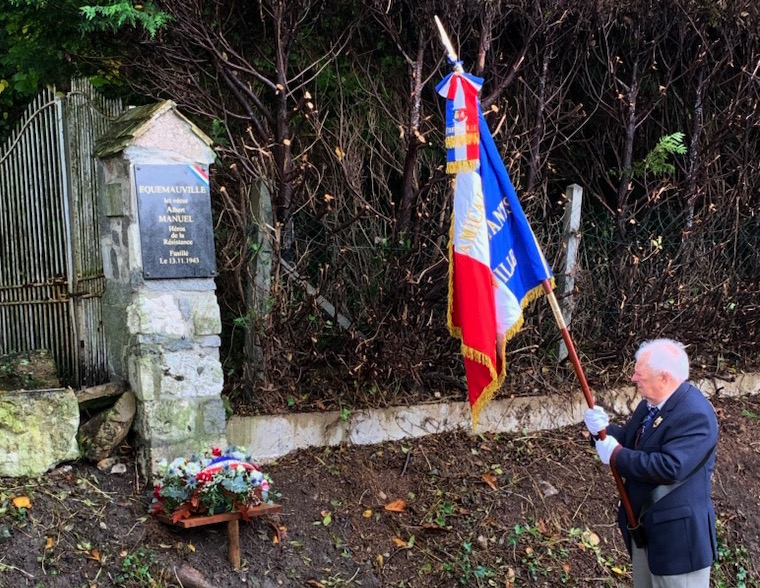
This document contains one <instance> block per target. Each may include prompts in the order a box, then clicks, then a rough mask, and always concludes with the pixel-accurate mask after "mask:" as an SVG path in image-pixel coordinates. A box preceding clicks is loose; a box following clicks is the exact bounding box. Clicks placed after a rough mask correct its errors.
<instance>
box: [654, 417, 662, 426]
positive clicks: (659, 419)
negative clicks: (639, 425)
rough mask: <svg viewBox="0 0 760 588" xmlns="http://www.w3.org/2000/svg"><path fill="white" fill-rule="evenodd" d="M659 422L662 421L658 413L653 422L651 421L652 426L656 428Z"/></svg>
mask: <svg viewBox="0 0 760 588" xmlns="http://www.w3.org/2000/svg"><path fill="white" fill-rule="evenodd" d="M660 423H662V417H661V416H659V415H658V416H657V418H656V419H654V422H653V423H652V428H653V429H656V428H657V427H659V426H660Z"/></svg>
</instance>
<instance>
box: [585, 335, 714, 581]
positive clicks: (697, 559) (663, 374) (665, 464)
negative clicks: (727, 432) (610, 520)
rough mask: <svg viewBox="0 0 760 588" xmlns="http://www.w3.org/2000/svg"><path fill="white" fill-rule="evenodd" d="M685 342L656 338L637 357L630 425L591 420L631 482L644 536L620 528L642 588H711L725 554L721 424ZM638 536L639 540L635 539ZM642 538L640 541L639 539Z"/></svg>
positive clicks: (599, 446)
mask: <svg viewBox="0 0 760 588" xmlns="http://www.w3.org/2000/svg"><path fill="white" fill-rule="evenodd" d="M688 377H689V359H688V357H687V355H686V351H685V350H684V347H683V345H682V344H681V343H678V342H676V341H672V340H670V339H656V340H654V341H648V342H645V343H643V344H642V345H641V347H640V348H639V350H638V351H637V352H636V367H635V369H634V372H633V376H632V377H631V380H632V381H633V383H634V384H635V385H636V388H637V390H638V392H639V394H640V395H641V397H642V398H643V400H642V401H641V403H640V404H639V405H638V407H637V408H636V410H635V411H634V413H633V416H632V417H631V420H630V421H628V423H627V424H625V425H623V426H620V425H614V424H610V422H609V417H608V416H607V413H606V412H605V411H604V409H603V408H601V407H598V406H597V407H594V408H592V409H588V410H587V411H586V414H585V417H584V421H585V423H586V427H587V428H588V430H589V432H590V433H591V435H593V436H594V437H596V436H597V435H598V433H599V432H600V431H601V430H602V429H605V430H606V432H607V436H606V438H605V439H597V441H596V450H597V452H598V454H599V458H600V459H601V460H602V462H603V463H605V464H609V463H610V462H611V463H612V465H613V466H614V467H615V468H616V469H617V471H618V472H619V473H620V475H621V476H622V477H623V478H625V480H626V483H625V487H626V491H627V494H628V497H629V498H630V501H631V506H632V507H633V511H634V513H636V515H637V517H638V519H639V522H640V523H641V526H642V527H643V530H644V531H643V533H641V537H639V533H638V532H635V531H637V530H634V532H629V528H628V522H627V521H626V516H625V511H624V510H623V508H622V507H621V508H620V509H619V512H618V524H619V526H620V529H621V531H622V534H623V539H624V540H625V544H626V546H627V547H628V552H629V553H630V554H631V559H632V562H633V585H634V588H647V587H655V588H676V587H678V588H686V587H689V588H699V587H704V588H708V586H709V584H710V567H711V565H712V562H713V561H714V559H715V558H716V556H717V553H716V550H717V542H716V536H715V510H714V508H713V504H712V500H711V497H710V493H711V488H712V473H713V470H714V468H715V448H716V445H717V441H718V422H717V419H716V417H715V411H714V409H713V407H712V405H711V404H710V402H709V401H708V400H707V399H706V398H705V397H704V396H703V395H702V393H701V392H700V391H699V390H698V389H697V388H695V387H694V386H693V385H692V384H690V383H689V382H687V381H686V380H687V378H688ZM632 535H634V536H633V537H632ZM637 540H638V541H637Z"/></svg>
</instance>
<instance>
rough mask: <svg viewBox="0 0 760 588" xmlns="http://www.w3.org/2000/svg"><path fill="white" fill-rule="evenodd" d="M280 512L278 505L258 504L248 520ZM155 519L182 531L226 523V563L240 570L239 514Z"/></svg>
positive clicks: (161, 516)
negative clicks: (174, 520) (176, 519)
mask: <svg viewBox="0 0 760 588" xmlns="http://www.w3.org/2000/svg"><path fill="white" fill-rule="evenodd" d="M281 512H282V505H280V504H259V505H258V506H252V507H250V508H249V509H248V512H247V515H248V518H249V519H252V518H256V517H262V516H272V515H277V514H280V513H281ZM156 518H157V519H158V520H160V521H162V522H164V523H166V524H167V525H174V526H175V527H180V528H182V529H189V528H191V527H205V526H206V525H218V524H219V523H227V561H229V562H230V563H231V564H232V567H233V568H234V569H236V570H239V569H240V519H242V518H243V514H242V513H241V512H237V511H236V512H224V513H220V514H215V515H209V516H192V517H188V518H186V519H182V520H179V521H176V522H173V521H172V520H171V518H169V517H167V516H165V515H156Z"/></svg>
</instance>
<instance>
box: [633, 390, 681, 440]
mask: <svg viewBox="0 0 760 588" xmlns="http://www.w3.org/2000/svg"><path fill="white" fill-rule="evenodd" d="M689 386H690V384H689V382H683V383H682V384H681V385H680V386H679V387H678V388H676V391H675V392H673V394H671V395H670V398H668V399H667V400H666V401H665V404H663V405H662V408H661V409H660V412H659V413H658V414H657V416H655V418H654V420H653V421H652V424H651V425H650V426H649V427H647V430H646V431H644V434H643V435H642V436H641V440H640V441H639V447H641V446H642V445H644V443H645V442H646V440H647V439H649V437H650V436H651V435H654V432H655V431H656V430H657V429H658V427H661V426H663V425H664V424H665V422H666V421H667V418H668V415H669V414H670V413H671V412H673V411H674V410H675V408H676V406H678V403H679V402H680V401H681V399H682V398H683V397H684V395H685V394H686V391H687V390H688V389H689ZM645 413H646V411H645ZM642 418H643V416H642Z"/></svg>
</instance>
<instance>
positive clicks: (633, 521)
mask: <svg viewBox="0 0 760 588" xmlns="http://www.w3.org/2000/svg"><path fill="white" fill-rule="evenodd" d="M435 24H436V26H437V27H438V33H439V34H440V36H441V42H442V43H443V47H444V48H445V49H446V54H447V57H448V58H449V60H450V61H451V62H452V63H454V64H455V65H454V68H455V70H456V71H460V72H461V71H462V65H461V63H457V62H458V59H457V52H456V51H454V45H453V44H452V43H451V39H449V36H448V34H446V30H445V29H444V28H443V24H442V23H441V20H440V19H439V18H438V15H435ZM541 284H542V286H543V288H544V292H545V293H546V296H547V298H548V299H549V305H550V306H551V308H552V313H553V314H554V319H555V320H556V321H557V326H558V327H559V330H560V333H561V334H562V339H563V340H564V341H565V346H566V347H567V353H568V356H569V357H570V361H572V363H573V368H575V375H576V376H577V377H578V381H579V382H580V385H581V390H582V391H583V395H584V396H585V397H586V404H588V407H589V408H594V397H593V396H592V394H591V390H590V389H589V387H588V382H587V381H586V376H585V374H584V373H583V368H582V367H581V362H580V360H579V359H578V354H577V353H576V352H575V345H573V340H572V339H571V338H570V332H569V331H568V330H567V325H566V324H565V319H564V317H563V316H562V310H560V308H559V304H558V303H557V297H556V296H555V295H554V291H553V290H552V287H551V284H550V283H549V280H542V282H541ZM599 437H600V438H601V439H605V438H606V437H607V433H606V431H604V430H601V431H599ZM610 470H611V471H612V476H613V477H614V478H615V484H616V485H617V489H618V492H619V493H620V502H621V503H622V505H623V508H624V509H625V514H626V518H627V519H628V524H629V525H630V527H631V528H636V527H637V526H638V520H637V517H636V514H635V513H634V512H633V507H632V506H631V500H630V499H629V498H628V493H627V492H626V491H625V484H624V483H623V478H622V477H621V476H620V474H619V473H618V471H617V468H615V466H613V465H612V463H611V462H610Z"/></svg>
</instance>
